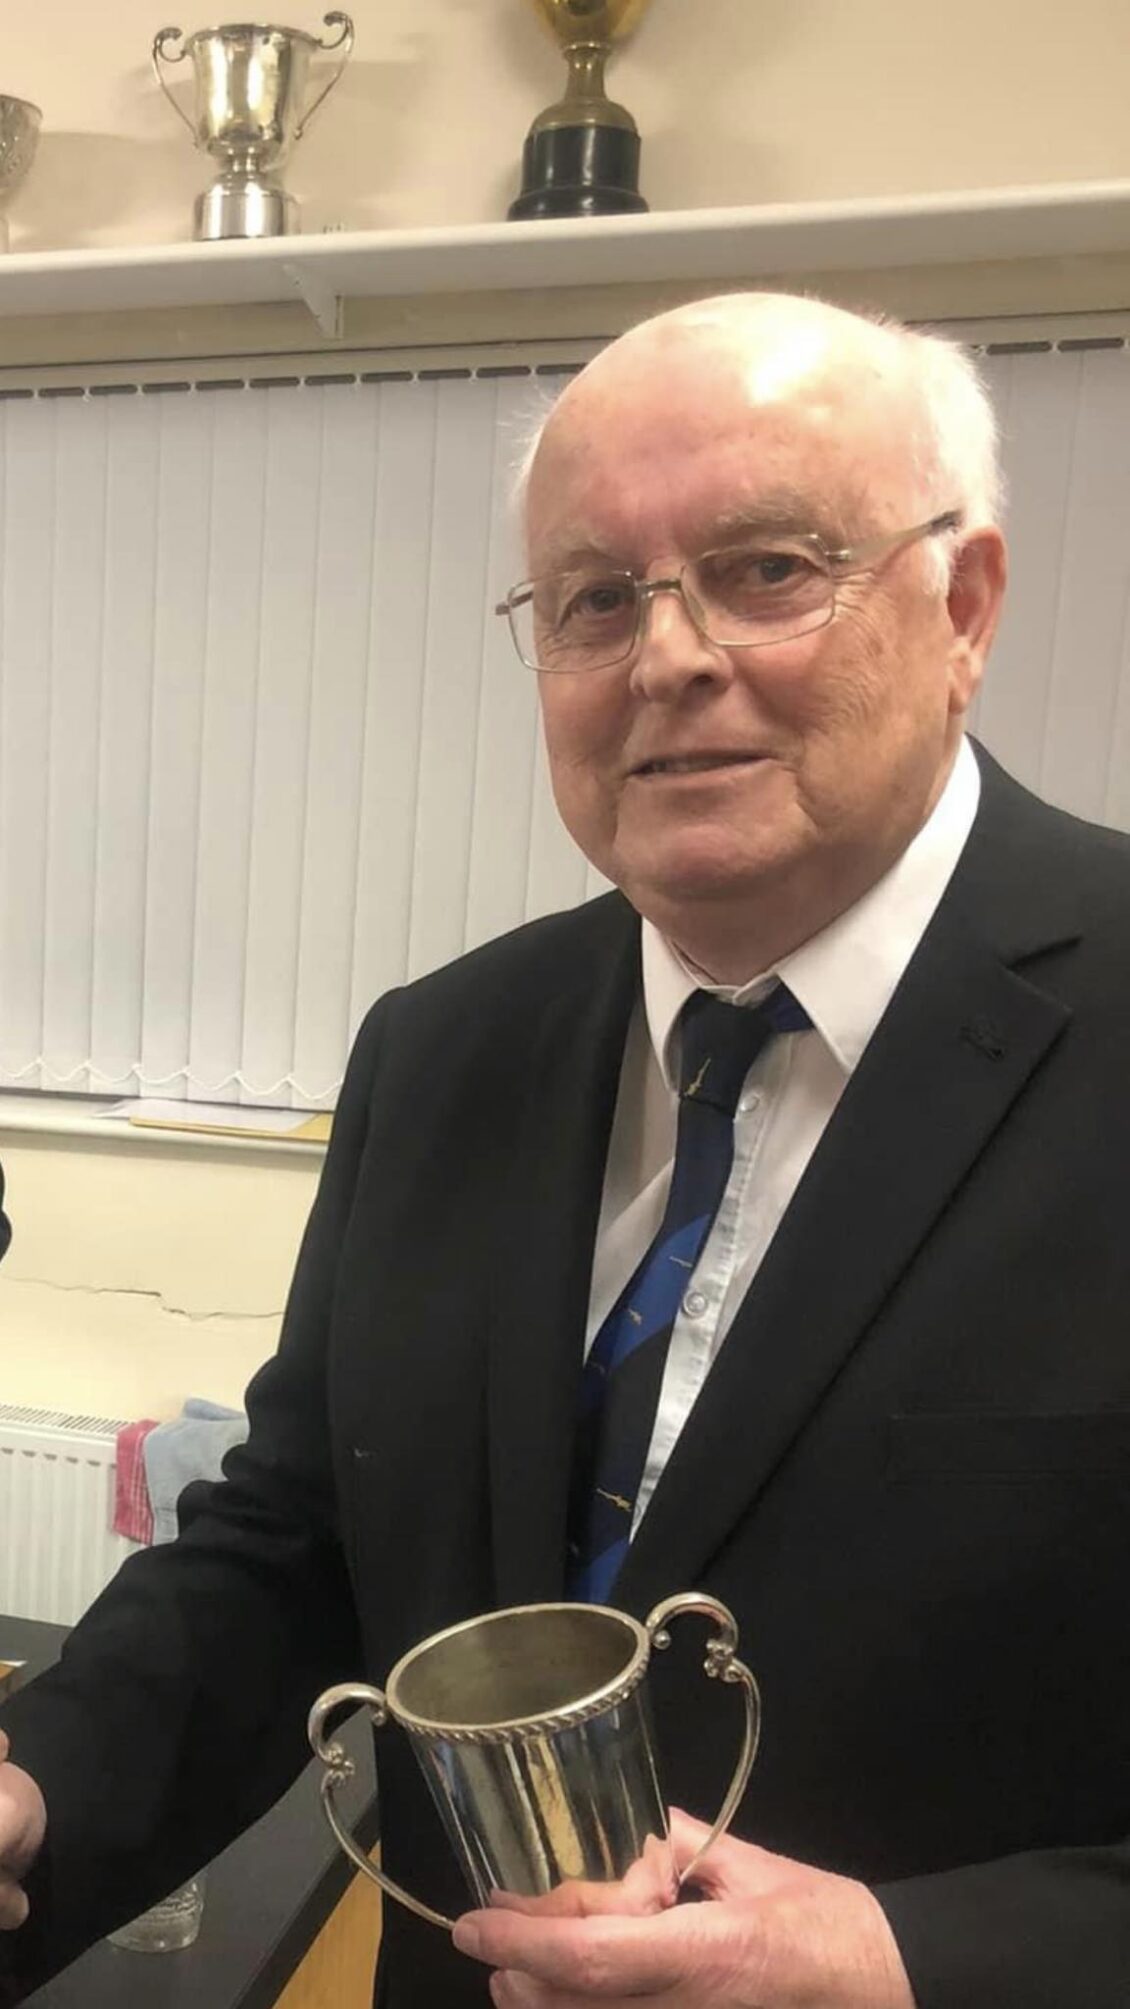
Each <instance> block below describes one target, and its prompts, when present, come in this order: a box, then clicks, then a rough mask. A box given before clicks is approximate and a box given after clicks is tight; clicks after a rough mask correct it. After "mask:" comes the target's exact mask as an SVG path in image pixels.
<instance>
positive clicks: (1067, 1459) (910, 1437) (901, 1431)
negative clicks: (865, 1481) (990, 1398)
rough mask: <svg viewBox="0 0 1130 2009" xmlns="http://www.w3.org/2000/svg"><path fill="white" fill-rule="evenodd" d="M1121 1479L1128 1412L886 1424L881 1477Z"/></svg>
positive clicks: (976, 1415)
mask: <svg viewBox="0 0 1130 2009" xmlns="http://www.w3.org/2000/svg"><path fill="white" fill-rule="evenodd" d="M1104 1473H1106V1474H1110V1473H1116V1474H1122V1475H1123V1477H1125V1478H1126V1479H1128V1480H1130V1409H1100V1410H1089V1411H1086V1412H1080V1413H1074V1414H1071V1413H1063V1412H1061V1413H1058V1414H1054V1415H1051V1414H1040V1415H1034V1414H1032V1413H1031V1412H1025V1413H1019V1414H1017V1413H1008V1412H1004V1411H991V1412H985V1411H982V1412H970V1411H950V1412H947V1413H942V1414H925V1413H910V1414H905V1413H904V1414H902V1415H896V1416H892V1417H890V1418H889V1421H888V1440H887V1477H888V1479H890V1480H892V1481H893V1482H894V1483H895V1484H899V1483H902V1482H905V1481H907V1480H912V1479H928V1478H929V1479H954V1480H961V1479H995V1480H999V1481H1001V1482H1004V1483H1007V1482H1008V1481H1010V1480H1013V1481H1018V1482H1019V1481H1021V1480H1025V1479H1039V1478H1045V1479H1048V1478H1055V1477H1059V1476H1062V1477H1065V1478H1067V1477H1070V1478H1075V1479H1083V1478H1086V1477H1087V1476H1089V1475H1090V1476H1096V1477H1097V1476H1100V1475H1102V1474H1104Z"/></svg>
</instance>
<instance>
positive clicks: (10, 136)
mask: <svg viewBox="0 0 1130 2009" xmlns="http://www.w3.org/2000/svg"><path fill="white" fill-rule="evenodd" d="M42 116H43V114H42V112H41V111H40V109H39V106H38V105H29V104H28V101H27V99H26V98H5V97H0V208H3V207H5V206H6V205H7V203H8V200H9V198H10V197H11V196H13V195H14V194H15V192H16V190H17V189H18V188H19V186H20V184H21V182H23V181H24V180H25V179H26V177H27V172H28V169H29V168H30V166H31V163H32V161H33V160H34V158H35V149H36V145H37V143H38V140H39V121H40V119H41V118H42ZM7 249H8V219H7V217H6V216H4V215H2V214H0V251H6V250H7Z"/></svg>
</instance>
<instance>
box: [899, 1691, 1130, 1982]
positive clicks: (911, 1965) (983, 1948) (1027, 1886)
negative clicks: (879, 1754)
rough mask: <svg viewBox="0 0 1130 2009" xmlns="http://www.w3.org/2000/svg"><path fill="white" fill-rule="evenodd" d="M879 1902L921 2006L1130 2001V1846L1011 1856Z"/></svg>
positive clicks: (906, 1884) (915, 1882) (915, 1881)
mask: <svg viewBox="0 0 1130 2009" xmlns="http://www.w3.org/2000/svg"><path fill="white" fill-rule="evenodd" d="M1049 1734H1054V1728H1053V1729H1052V1730H1051V1731H1050V1732H1049ZM875 1895H876V1897H877V1898H878V1900H879V1902H880V1904H881V1905H882V1907H883V1910H884V1911H885V1912H886V1915H887V1918H888V1921H889V1923H890V1926H891V1929H892V1931H893V1932H894V1935H895V1938H896V1940H897V1941H898V1946H899V1951H900V1953H901V1954H902V1959H903V1964H904V1966H905V1968H906V1971H907V1974H908V1976H909V1978H910V1984H911V1987H912V1989H913V1991H914V1999H915V2002H916V2004H917V2009H1067V2005H1069V2004H1071V2005H1075V2004H1078V2005H1079V2009H1083V2005H1084V2004H1085V2005H1086V2009H1126V2004H1127V2002H1128V2001H1130V1843H1121V1844H1112V1845H1110V1846H1109V1847H1095V1848H1082V1847H1081V1848H1070V1849H1043V1850H1039V1851H1035V1852H1031V1853H1024V1854H1021V1855H1014V1856H1005V1857H1002V1858H1001V1859H999V1860H997V1861H994V1862H984V1863H977V1864H973V1865H971V1866H970V1867H968V1868H961V1869H953V1870H944V1871H940V1872H938V1873H936V1874H934V1875H930V1876H918V1877H908V1878H906V1879H905V1880H904V1881H902V1882H897V1883H888V1884H885V1885H882V1886H880V1887H879V1888H878V1889H877V1890H876V1892H875Z"/></svg>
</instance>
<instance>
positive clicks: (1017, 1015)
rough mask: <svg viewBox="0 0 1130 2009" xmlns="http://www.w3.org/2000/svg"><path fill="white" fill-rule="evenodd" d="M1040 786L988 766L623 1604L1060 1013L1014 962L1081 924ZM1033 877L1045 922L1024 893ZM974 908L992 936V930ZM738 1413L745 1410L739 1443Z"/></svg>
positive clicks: (740, 1505)
mask: <svg viewBox="0 0 1130 2009" xmlns="http://www.w3.org/2000/svg"><path fill="white" fill-rule="evenodd" d="M1029 804H1031V798H1028V797H1026V796H1025V795H1024V793H1023V791H1020V790H1017V789H1015V785H1014V784H1012V783H1009V782H1008V781H1007V780H1006V778H1005V777H1003V776H1001V775H1000V774H999V771H992V770H990V771H989V772H987V773H986V775H985V794H984V796H983V801H982V814H981V815H980V816H979V819H978V827H976V828H975V833H974V836H973V837H971V838H970V843H969V846H967V854H966V856H965V857H964V858H963V860H962V863H961V865H960V866H959V868H958V872H957V874H955V877H954V880H953V881H952V882H951V886H950V888H949V890H948V892H947V894H946V897H945V899H944V900H943V902H942V904H941V906H940V907H939V909H938V912H937V914H936V915H935V918H934V920H933V922H932V923H931V925H930V927H929V929H928V930H927V932H926V935H925V936H924V938H923V941H922V943H921V944H920V946H919V949H918V951H917V953H916V954H915V956H914V958H913V960H912V962H911V964H910V966H909V968H908V970H907V972H906V975H905V976H904V978H903V981H902V983H901V984H900V986H899V989H898V991H897V993H896V996H895V998H894V1000H893V1001H892V1004H891V1006H890V1008H889V1010H888V1012H887V1013H886V1015H885V1017H884V1019H883V1021H882V1024H881V1025H880V1027H879V1028H878V1030H877V1031H876V1033H875V1036H874V1038H873V1039H872V1041H871V1043H870V1045H869V1046H868V1048H867V1051H866V1053H865V1054H864V1056H863V1059H862V1061H861V1063H860V1065H859V1067H858V1068H857V1069H856V1072H855V1074H854V1075H853V1077H852V1080H851V1082H850V1083H849V1084H848V1087H847V1089H846V1090H845V1092H844V1095H843V1097H842V1099H841V1102H840V1105H839V1107H838V1109H837V1111H836V1115H835V1118H834V1120H833V1122H832V1123H831V1124H830V1125H829V1128H828V1130H827V1131H826V1132H825V1134H824V1137H823V1139H822V1140H821V1143H820V1145H819V1147H818V1149H817V1151H816V1153H815V1155H814V1157H813V1159H812V1161H811V1163H810V1165H809V1167H808V1170H807V1172H806V1174H805V1176H804V1178H803V1180H802V1182H801V1185H800V1187H799V1188H798V1190H797V1193H796V1195H795V1197H794V1199H793V1202H792V1204H791V1206H790V1207H789V1209H788V1212H787V1214H786V1216H785V1219H784V1220H783V1222H782V1223H781V1226H780V1228H779V1229H778V1231H777V1234H776V1236H775V1238H774V1240H773V1243H772V1246H771V1248H770V1250H769V1252H768V1255H767V1256H766V1259H765V1261H764V1263H763V1264H762V1266H761V1269H760V1270H759V1272H758V1274H757V1276H756V1278H755V1280H754V1283H753V1286H752V1287H751V1290H750V1292H749V1295H748V1296H747V1298H746V1301H745V1303H744V1304H743V1306H742V1307H741V1310H740V1311H739V1313H738V1315H737V1318H736V1319H735V1321H734V1325H733V1327H732V1329H731V1331H730V1334H729V1336H728V1338H727V1340H726V1342H725V1344H724V1346H723V1347H722V1350H721V1352H720V1354H719V1356H718V1359H717V1361H716V1362H715V1364H714V1366H713V1368H712V1370H711V1373H710V1376H709V1379H708V1381H707V1383H706V1386H705V1388H704V1390H703V1392H702V1395H701V1397H700V1398H699V1401H698V1402H697V1403H696V1405H695V1408H694V1409H693V1411H692V1412H691V1415H690V1417H689V1418H688V1421H687V1423H686V1425H685V1427H684V1429H683V1432H682V1434H681V1436H680V1438H679V1441H678V1443H677V1445H676V1447H675V1449H674V1451H673V1453H672V1456H671V1459H670V1461H669V1463H668V1465H667V1468H666V1470H665V1471H664V1474H663V1476H662V1478H661V1480H660V1483H659V1485H658V1487H657V1489H656V1492H655V1495H654V1497H653V1499H652V1502H651V1505H650V1506H649V1508H648V1512H647V1514H646V1516H645V1518H644V1521H643V1523H642V1525H641V1528H640V1532H639V1534H638V1536H637V1538H636V1540H635V1542H634V1543H633V1545H632V1549H631V1551H630V1553H629V1556H628V1559H627V1561H626V1563H625V1565H624V1569H623V1571H622V1572H621V1576H620V1579H619V1581H618V1583H617V1587H616V1593H615V1596H616V1601H617V1602H618V1603H623V1604H624V1605H626V1606H627V1607H628V1608H629V1609H636V1610H641V1611H642V1610H644V1609H646V1608H647V1606H648V1605H649V1604H650V1603H652V1602H653V1601H654V1600H655V1599H656V1598H658V1597H660V1596H664V1595H666V1594H667V1593H668V1592H671V1591H674V1590H679V1589H684V1588H687V1587H688V1586H690V1585H693V1584H694V1583H695V1582H696V1581H697V1579H698V1578H699V1576H700V1575H701V1573H702V1570H703V1569H704V1567H705V1565H706V1563H707V1562H708V1561H709V1558H710V1556H711V1555H712V1554H713V1552H714V1551H715V1550H716V1549H717V1547H718V1546H719V1544H720V1543H721V1542H722V1541H723V1540H724V1538H725V1536H726V1535H727V1533H728V1532H729V1530H730V1528H731V1527H732V1526H733V1525H734V1523H735V1522H736V1521H737V1519H738V1518H739V1517H740V1515H741V1514H742V1513H743V1511H744V1510H745V1509H746V1508H747V1507H748V1506H749V1505H750V1503H751V1501H752V1500H754V1499H755V1498H756V1496H757V1494H758V1493H759V1492H760V1491H761V1490H762V1488H763V1487H764V1486H765V1484H766V1482H767V1480H768V1479H769V1477H770V1475H771V1473H772V1472H773V1470H774V1468H775V1467H776V1465H777V1464H778V1463H779V1462H780V1460H781V1459H782V1458H783V1457H784V1455H785V1454H786V1452H787V1451H788V1448H789V1446H790V1444H791V1443H792V1441H793V1439H794V1438H795V1437H796V1435H797V1433H798V1432H799V1431H800V1430H801V1429H802V1428H803V1426H804V1423H805V1421H806V1419H807V1418H808V1417H809V1416H810V1415H811V1413H812V1411H813V1410H814V1408H815V1407H816V1406H817V1404H818V1403H819V1402H820V1400H821V1398H822V1397H823V1395H824V1393H825V1392H826V1390H827V1389H828V1387H829V1386H830V1384H831V1382H832V1381H833V1379H834V1378H835V1376H836V1375H837V1373H838V1372H839V1371H840V1369H841V1368H842V1367H843V1365H844V1363H845V1361H846V1360H847V1359H848V1358H849V1356H850V1355H851V1353H852V1352H853V1350H854V1349H855V1347H856V1346H857V1345H858V1344H859V1342H860V1340H861V1339H862V1337H863V1336H864V1334H865V1333H866V1330H867V1327H868V1325H869V1324H870V1323H871V1321H872V1320H873V1319H874V1317H875V1315H876V1313H877V1311H878V1309H879V1307H880V1306H881V1304H882V1302H883V1300H884V1298H885V1297H886V1296H887V1295H888V1293H889V1292H890V1290H891V1289H892V1287H893V1286H894V1284H895V1283H896V1281H897V1279H898V1278H899V1276H900V1275H901V1273H902V1272H903V1270H904V1269H905V1268H906V1267H907V1265H908V1264H909V1263H910V1262H911V1260H912V1259H913V1257H914V1254H915V1252H916V1250H917V1249H918V1248H919V1246H920V1245H921V1243H922V1242H923V1240H924V1239H925V1237H926V1236H927V1235H928V1234H929V1232H930V1229H931V1227H932V1225H933V1223H934V1221H935V1220H936V1219H937V1217H938V1215H939V1213H940V1212H941V1210H942V1208H943V1207H944V1206H945V1205H946V1203H947V1201H948V1200H949V1199H950V1197H951V1196H952V1194H953V1193H954V1192H955V1190H956V1189H957V1187H958V1186H959V1184H960V1182H961V1180H962V1179H963V1177H964V1176H965V1174H966V1173H967V1171H968V1170H969V1168H970V1166H971V1165H972V1164H973V1163H974V1161H975V1160H976V1158H977V1157H978V1155H979V1154H980V1153H981V1152H982V1151H983V1150H984V1148H985V1146H986V1144H987V1143H988V1140H989V1138H990V1137H991V1136H992V1133H993V1131H994V1130H995V1129H996V1128H997V1126H998V1124H1000V1123H1001V1122H1002V1121H1003V1120H1004V1118H1005V1116H1006V1115H1007V1113H1008V1110H1009V1108H1010V1106H1011V1104H1012V1102H1013V1101H1014V1099H1015V1098H1016V1096H1017V1095H1019V1094H1020V1092H1021V1091H1022V1089H1023V1088H1024V1085H1025V1083H1026V1082H1027V1081H1028V1079H1029V1077H1030V1076H1031V1075H1032V1073H1033V1071H1034V1070H1035V1069H1036V1068H1037V1067H1038V1066H1039V1065H1040V1063H1041V1061H1042V1060H1043V1058H1044V1056H1045V1054H1046V1053H1047V1051H1048V1049H1049V1047H1050V1046H1051V1045H1052V1043H1053V1042H1054V1041H1055V1039H1056V1038H1057V1037H1058V1035H1059V1033H1060V1032H1061V1031H1062V1029H1063V1026H1064V1025H1065V1023H1066V1021H1067V1018H1068V1017H1069V1012H1068V1010H1067V1008H1066V1007H1065V1006H1064V1005H1063V1004H1062V1003H1061V1002H1060V1001H1059V1000H1058V999H1056V998H1054V997H1051V996H1049V995H1047V994H1046V993H1045V992H1043V991H1041V990H1039V989H1038V988H1036V987H1035V985H1034V984H1032V983H1031V982H1030V981H1028V979H1027V977H1026V976H1024V975H1021V974H1020V973H1019V972H1018V971H1017V970H1016V969H1014V968H1010V967H1009V966H1008V965H1009V962H1010V961H1012V962H1014V961H1017V960H1020V959H1022V958H1026V957H1028V956H1030V955H1032V954H1035V953H1036V952H1037V949H1038V946H1044V947H1046V946H1048V945H1049V943H1050V942H1051V941H1053V940H1062V939H1063V938H1064V937H1065V936H1069V935H1070V933H1071V932H1072V931H1071V927H1070V923H1069V921H1068V919H1067V918H1066V915H1067V910H1068V907H1069V904H1070V903H1069V902H1068V901H1065V900H1062V899H1059V898H1058V897H1057V891H1058V889H1057V887H1056V884H1055V879H1056V872H1057V866H1056V865H1055V864H1053V862H1052V861H1053V859H1057V858H1058V857H1059V855H1060V853H1059V849H1058V847H1057V846H1055V845H1046V844H1045V842H1044V841H1042V833H1044V832H1045V830H1046V825H1045V824H1044V823H1043V822H1041V818H1046V817H1048V816H1049V814H1050V812H1047V811H1045V810H1044V809H1043V806H1042V805H1038V804H1031V814H1030V815H1029V811H1028V805H1029ZM1002 811H1003V827H1002ZM1017 819H1019V821H1020V823H1021V824H1022V825H1024V827H1025V828H1026V830H1027V834H1028V837H1029V839H1030V842H1029V843H1028V844H1025V843H1021V844H1020V845H1019V847H1018V850H1017V853H1016V857H1015V859H1014V858H1013V856H1012V851H1011V848H1010V844H1009V843H1008V842H1006V835H1007V836H1008V837H1015V835H1016V823H1017ZM1045 850H1046V852H1047V857H1046V859H1044V860H1041V856H1040V854H1041V852H1044V851H1045ZM1042 863H1043V864H1045V865H1046V869H1045V870H1041V864H1042ZM1058 870H1059V871H1062V867H1058ZM1034 887H1035V888H1038V889H1039V893H1038V898H1039V900H1040V903H1041V905H1042V911H1043V919H1042V921H1037V919H1036V917H1035V914H1034V913H1033V911H1032V909H1033V905H1034V899H1033V890H1032V889H1033V888H1034ZM1057 907H1058V908H1059V912H1058V913H1056V912H1055V911H1054V910H1055V909H1056V908H1057ZM981 922H985V923H987V924H988V925H989V929H990V933H993V934H996V935H997V937H998V940H997V941H995V942H993V941H988V940H986V939H985V936H984V933H983V932H982V929H981V927H980V925H978V924H979V923H981ZM1001 935H1005V936H1007V938H1008V956H1007V958H1006V957H1003V956H1002V953H1001V948H1000V946H999V938H1000V936H1001ZM735 1416H740V1417H741V1418H742V1450H741V1457H740V1459H735V1457H734V1434H733V1424H734V1417H735Z"/></svg>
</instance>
